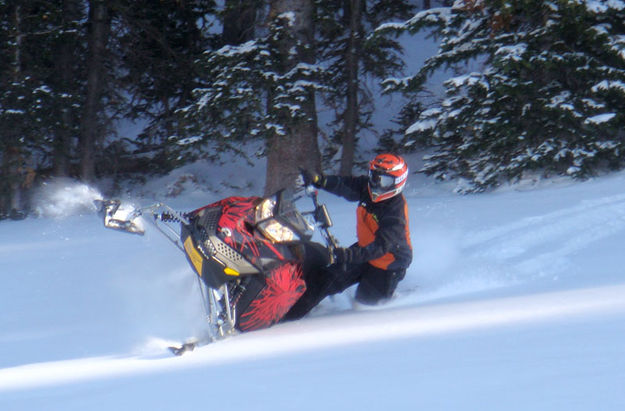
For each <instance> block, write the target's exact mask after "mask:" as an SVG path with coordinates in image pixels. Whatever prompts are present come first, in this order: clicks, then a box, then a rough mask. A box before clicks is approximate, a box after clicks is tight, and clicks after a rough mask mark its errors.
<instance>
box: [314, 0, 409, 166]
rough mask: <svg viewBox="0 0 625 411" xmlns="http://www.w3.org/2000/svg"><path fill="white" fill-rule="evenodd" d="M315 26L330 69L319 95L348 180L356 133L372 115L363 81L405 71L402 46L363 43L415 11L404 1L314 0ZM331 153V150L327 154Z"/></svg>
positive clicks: (384, 41) (378, 39)
mask: <svg viewBox="0 0 625 411" xmlns="http://www.w3.org/2000/svg"><path fill="white" fill-rule="evenodd" d="M317 3H318V20H319V21H318V26H319V36H320V45H319V49H320V51H321V55H322V59H323V61H324V64H327V65H328V69H327V80H326V81H327V83H328V85H331V87H330V88H329V92H328V93H325V94H324V95H323V97H324V101H325V102H326V104H327V105H328V106H330V107H332V108H333V110H334V111H335V120H334V122H333V126H334V128H335V132H334V141H335V143H336V144H338V145H340V146H341V150H342V152H341V165H340V171H339V173H340V174H343V175H351V173H352V168H353V165H354V161H355V159H356V153H357V142H358V134H359V133H360V132H361V131H362V130H366V129H371V127H372V124H371V122H370V118H371V114H372V112H373V110H374V106H373V101H372V98H371V95H370V92H369V91H368V90H367V88H366V86H365V78H366V77H368V76H369V77H372V78H375V79H382V78H385V77H388V76H389V75H392V74H395V73H397V72H398V71H399V70H400V69H401V68H402V66H403V64H402V61H401V56H400V54H401V46H400V45H399V43H398V42H397V41H395V40H393V39H390V38H388V37H376V38H375V39H374V41H369V42H366V41H365V39H366V37H367V35H368V33H369V32H370V31H371V30H372V29H373V28H374V27H377V26H378V25H379V24H380V23H381V22H384V21H388V20H393V19H403V18H406V17H407V16H408V15H409V14H410V13H411V12H412V10H413V8H414V7H413V6H412V5H411V2H409V1H404V0H378V1H369V2H367V1H366V0H345V1H342V2H336V1H318V2H317ZM333 154H334V153H333V152H332V151H330V153H329V155H333Z"/></svg>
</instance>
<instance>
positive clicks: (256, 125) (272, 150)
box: [176, 0, 323, 193]
mask: <svg viewBox="0 0 625 411" xmlns="http://www.w3.org/2000/svg"><path fill="white" fill-rule="evenodd" d="M306 2H308V0H306V1H305V2H304V3H306ZM278 3H280V4H278ZM272 6H273V7H272V9H271V10H272V12H271V13H270V15H269V20H268V24H267V33H266V35H264V36H261V37H259V38H257V39H256V40H253V41H249V42H246V43H243V44H241V45H238V46H224V47H223V48H221V49H219V50H216V51H214V52H209V53H206V56H205V59H204V60H203V70H204V71H203V73H202V78H204V79H206V83H205V84H204V86H203V87H201V88H198V89H197V90H196V92H195V93H196V94H195V97H196V100H195V102H194V104H192V105H190V106H189V107H187V108H186V109H185V110H183V111H182V113H183V114H184V115H185V116H186V119H187V121H188V123H187V128H186V130H185V131H186V132H185V134H182V135H180V136H179V137H177V140H176V143H177V145H178V147H180V149H181V155H182V156H184V155H188V154H189V153H200V152H202V150H206V149H207V147H214V146H215V145H217V146H218V148H217V149H216V150H215V151H214V153H219V152H222V151H224V150H231V151H234V152H237V151H238V146H239V145H240V143H241V142H245V141H250V140H257V141H264V142H265V153H264V155H266V156H267V157H268V167H267V170H268V175H267V179H266V187H265V191H266V192H267V193H270V192H272V191H275V190H277V189H279V188H281V187H285V186H288V185H291V184H292V183H293V179H294V178H295V175H296V174H297V173H298V166H301V167H308V168H311V169H318V168H319V163H318V161H319V154H318V148H317V140H316V138H317V133H316V127H317V125H316V113H315V110H314V107H315V104H314V101H315V97H314V93H315V91H318V90H320V89H323V86H322V85H321V84H320V83H319V81H318V79H319V75H320V70H321V69H320V67H319V66H318V65H316V64H314V52H313V51H314V49H313V45H311V44H310V43H309V42H310V41H311V39H310V38H309V37H308V36H311V33H310V28H306V27H304V26H305V24H312V20H310V21H306V20H305V17H303V15H302V14H301V12H302V11H303V10H308V11H309V12H310V10H311V9H310V5H308V4H304V5H303V7H295V5H293V4H292V2H277V3H272ZM302 24H304V26H302ZM211 144H212V145H211ZM282 167H284V168H282Z"/></svg>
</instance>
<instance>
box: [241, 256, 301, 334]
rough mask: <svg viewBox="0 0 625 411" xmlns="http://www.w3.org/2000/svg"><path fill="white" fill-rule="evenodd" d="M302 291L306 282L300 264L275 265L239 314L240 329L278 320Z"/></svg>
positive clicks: (245, 329)
mask: <svg viewBox="0 0 625 411" xmlns="http://www.w3.org/2000/svg"><path fill="white" fill-rule="evenodd" d="M304 291H306V283H305V282H304V280H303V279H302V267H301V265H299V264H292V263H286V264H283V265H281V266H279V267H277V268H276V269H275V270H274V271H273V272H272V273H271V275H270V276H269V277H268V278H267V285H266V287H265V288H264V289H263V290H262V291H261V292H260V295H259V297H258V298H256V299H255V300H254V301H252V303H251V304H250V306H249V308H248V311H247V312H245V313H244V314H243V315H241V322H240V325H239V326H240V328H241V330H244V331H250V330H257V329H260V328H265V327H269V326H270V325H272V324H273V323H275V322H277V321H279V320H280V319H282V317H283V316H284V315H285V314H286V313H287V311H289V309H290V308H291V307H292V306H293V304H295V302H296V301H297V300H298V299H299V298H300V297H301V296H302V294H304Z"/></svg>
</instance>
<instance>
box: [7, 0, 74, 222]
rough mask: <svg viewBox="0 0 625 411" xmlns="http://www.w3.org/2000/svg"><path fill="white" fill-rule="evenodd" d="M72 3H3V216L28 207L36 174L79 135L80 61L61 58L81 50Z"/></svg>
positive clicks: (47, 166) (51, 163) (49, 165)
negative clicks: (26, 192)
mask: <svg viewBox="0 0 625 411" xmlns="http://www.w3.org/2000/svg"><path fill="white" fill-rule="evenodd" d="M69 3H72V1H71V0H64V1H60V0H59V1H56V2H52V1H30V2H20V1H4V2H1V3H0V22H1V23H0V24H1V25H0V74H1V75H0V90H2V92H1V93H0V154H1V155H2V174H3V179H2V186H3V188H2V189H1V190H0V191H1V192H2V197H3V201H2V202H3V205H1V206H0V213H7V212H8V211H9V210H10V209H14V208H15V209H21V208H25V207H26V206H27V205H26V204H25V201H23V199H22V198H21V197H22V191H23V190H24V189H25V188H26V186H28V185H30V184H31V182H32V175H33V171H35V170H36V171H42V170H46V169H50V168H51V167H53V166H55V165H56V164H57V161H58V159H59V156H58V152H57V151H56V150H57V148H60V147H59V144H60V141H61V139H62V138H64V139H65V141H66V142H67V144H69V136H71V133H72V131H75V130H76V127H75V126H76V121H72V120H71V116H72V113H73V114H75V107H76V106H80V103H79V100H80V97H79V96H80V95H81V94H82V93H81V92H80V83H79V82H77V81H75V80H74V76H75V75H76V67H77V66H78V65H77V64H76V62H80V58H76V59H72V58H67V59H63V53H59V50H62V49H63V48H66V49H67V48H69V47H74V51H73V52H76V53H78V52H79V50H80V47H79V45H78V42H76V41H75V39H76V38H77V37H78V36H77V33H79V28H78V23H77V20H79V19H80V16H79V14H80V10H79V9H78V8H76V9H75V13H67V14H65V13H66V12H67V8H69V6H68V4H69ZM66 6H67V7H66ZM59 54H61V56H59ZM61 63H67V64H61ZM69 79H71V82H70V80H69ZM65 80H67V81H65ZM63 144H66V143H63ZM64 155H65V154H64Z"/></svg>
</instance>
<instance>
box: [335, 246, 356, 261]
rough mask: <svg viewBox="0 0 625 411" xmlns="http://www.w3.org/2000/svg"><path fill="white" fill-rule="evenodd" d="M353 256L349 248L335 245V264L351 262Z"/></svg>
mask: <svg viewBox="0 0 625 411" xmlns="http://www.w3.org/2000/svg"><path fill="white" fill-rule="evenodd" d="M353 257H354V256H353V251H352V249H351V248H342V247H337V248H335V249H334V262H335V263H336V264H349V263H351V262H352V258H353Z"/></svg>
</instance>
